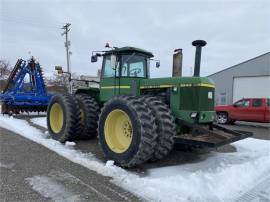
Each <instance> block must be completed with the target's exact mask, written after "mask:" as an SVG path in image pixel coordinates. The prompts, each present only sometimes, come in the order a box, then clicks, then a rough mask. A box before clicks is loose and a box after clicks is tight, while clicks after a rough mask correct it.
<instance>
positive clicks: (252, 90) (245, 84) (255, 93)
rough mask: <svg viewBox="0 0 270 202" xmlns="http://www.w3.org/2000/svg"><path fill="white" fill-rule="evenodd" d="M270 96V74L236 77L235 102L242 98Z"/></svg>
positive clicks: (234, 85) (234, 81)
mask: <svg viewBox="0 0 270 202" xmlns="http://www.w3.org/2000/svg"><path fill="white" fill-rule="evenodd" d="M262 97H270V76H250V77H235V78H234V79H233V102H235V101H237V100H240V99H242V98H262Z"/></svg>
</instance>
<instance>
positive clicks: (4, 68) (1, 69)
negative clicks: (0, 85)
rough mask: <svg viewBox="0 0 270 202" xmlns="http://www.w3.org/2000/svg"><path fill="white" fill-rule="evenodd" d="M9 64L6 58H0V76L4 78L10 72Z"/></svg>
mask: <svg viewBox="0 0 270 202" xmlns="http://www.w3.org/2000/svg"><path fill="white" fill-rule="evenodd" d="M11 70H12V68H11V66H10V63H9V62H8V61H7V60H4V59H0V78H1V79H6V78H7V77H8V76H9V74H10V73H11Z"/></svg>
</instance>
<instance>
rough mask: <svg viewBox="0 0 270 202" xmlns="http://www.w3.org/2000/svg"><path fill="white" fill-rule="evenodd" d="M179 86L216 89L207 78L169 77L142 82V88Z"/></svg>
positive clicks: (143, 80)
mask: <svg viewBox="0 0 270 202" xmlns="http://www.w3.org/2000/svg"><path fill="white" fill-rule="evenodd" d="M178 86H180V87H185V86H205V87H210V88H215V85H214V83H213V82H212V81H211V80H210V79H209V78H207V77H167V78H153V79H142V80H141V87H143V88H169V87H178Z"/></svg>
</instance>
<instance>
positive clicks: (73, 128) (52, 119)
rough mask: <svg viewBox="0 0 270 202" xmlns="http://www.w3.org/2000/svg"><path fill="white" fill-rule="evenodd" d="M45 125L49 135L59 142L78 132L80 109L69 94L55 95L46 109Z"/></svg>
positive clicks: (72, 136)
mask: <svg viewBox="0 0 270 202" xmlns="http://www.w3.org/2000/svg"><path fill="white" fill-rule="evenodd" d="M47 126H48V131H49V133H50V135H51V137H52V138H53V139H55V140H58V141H59V142H61V143H64V142H66V141H70V140H74V139H76V138H77V136H78V134H80V109H79V105H78V102H77V101H76V99H75V98H74V97H73V96H71V95H60V94H59V95H55V96H53V97H52V99H51V101H50V103H49V105H48V109H47Z"/></svg>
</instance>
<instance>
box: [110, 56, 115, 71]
mask: <svg viewBox="0 0 270 202" xmlns="http://www.w3.org/2000/svg"><path fill="white" fill-rule="evenodd" d="M111 67H112V69H114V70H115V69H116V55H111Z"/></svg>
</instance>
